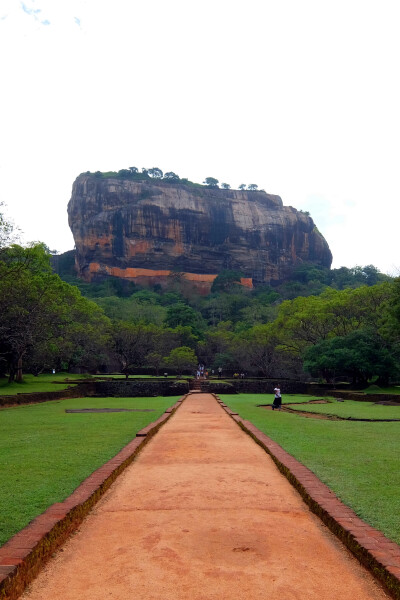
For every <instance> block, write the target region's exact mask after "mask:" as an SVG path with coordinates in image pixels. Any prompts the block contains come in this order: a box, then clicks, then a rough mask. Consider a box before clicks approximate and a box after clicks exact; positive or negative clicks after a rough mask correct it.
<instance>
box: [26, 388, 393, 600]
mask: <svg viewBox="0 0 400 600" xmlns="http://www.w3.org/2000/svg"><path fill="white" fill-rule="evenodd" d="M277 418H279V416H277ZM23 598H24V599H26V600H28V599H29V600H44V599H46V600H47V599H49V600H61V599H62V600H78V599H79V600H81V599H82V598H84V599H85V600H100V599H101V600H108V599H110V600H111V599H118V600H131V599H132V598H140V599H141V600H150V599H154V600H155V599H157V600H161V599H162V600H168V599H171V600H172V599H174V600H183V599H185V600H189V599H190V600H192V599H193V600H209V599H218V600H225V599H226V600H228V599H229V600H237V599H240V600H242V599H243V600H253V599H254V600H256V599H260V600H261V599H262V600H265V599H266V598H268V600H278V599H279V600H295V599H296V600H297V599H299V600H300V599H301V600H314V599H315V600H316V599H318V600H328V599H329V600H332V599H335V600H370V599H371V600H372V599H373V600H383V599H384V598H386V599H387V598H388V596H387V595H386V593H385V592H383V591H382V590H381V588H380V587H379V585H378V584H376V583H375V581H374V580H373V578H372V577H371V576H370V575H369V573H367V572H366V571H365V570H364V569H363V568H362V567H361V566H360V565H359V564H358V562H357V561H356V560H355V559H354V558H353V557H352V556H351V555H350V553H349V552H348V551H347V549H345V548H344V547H343V546H342V544H341V543H340V542H338V541H337V539H336V538H335V537H334V536H333V535H332V534H331V533H330V531H329V530H328V529H327V528H326V527H325V526H324V525H322V524H321V523H320V521H319V520H318V519H317V517H315V516H314V515H313V514H312V513H311V512H310V511H309V509H308V508H307V506H306V505H305V504H304V503H303V501H302V500H301V498H300V496H299V495H298V494H297V492H296V491H295V490H294V489H293V488H292V487H291V485H290V484H289V483H288V481H287V480H286V479H285V478H284V477H283V476H282V475H281V474H280V473H279V471H278V470H277V469H276V467H275V465H274V464H273V462H272V460H271V459H270V458H269V456H268V455H267V454H266V453H265V452H264V451H263V450H262V449H261V448H260V447H259V446H258V445H257V444H256V443H255V442H254V441H253V440H252V439H251V438H250V437H249V436H247V435H246V434H245V433H244V432H243V431H242V430H241V429H240V428H239V427H238V425H237V424H236V423H235V422H234V421H233V420H232V419H230V417H229V416H228V415H227V414H226V413H225V412H224V410H223V409H222V408H221V407H220V406H219V404H218V403H217V402H216V400H215V399H214V398H213V397H212V396H211V395H210V394H192V395H190V396H189V397H188V398H187V399H186V400H185V401H184V402H183V404H182V406H181V407H180V408H179V409H178V411H177V412H176V413H175V414H174V415H173V417H172V418H171V419H170V420H169V421H168V422H167V423H166V424H165V425H164V426H163V427H162V428H161V430H160V431H159V432H158V433H157V434H156V436H155V437H154V438H153V439H152V440H151V441H150V442H149V444H148V445H147V446H146V447H145V448H144V450H143V451H142V452H141V453H140V454H139V456H138V458H137V459H136V460H135V461H134V463H133V464H132V465H131V466H130V467H129V468H128V469H127V470H126V471H125V472H124V474H123V475H121V477H119V478H118V480H117V481H116V482H115V483H114V484H113V486H112V487H111V488H110V490H109V491H108V492H107V493H106V494H105V496H104V497H103V499H102V500H101V501H100V502H99V503H98V504H97V505H96V507H95V509H94V510H93V512H92V513H91V514H90V515H89V516H88V518H87V519H86V520H85V522H84V523H83V524H82V526H81V527H80V529H79V531H78V532H77V533H76V534H75V535H74V536H73V537H72V538H71V539H70V540H69V541H68V542H67V544H66V545H65V546H64V548H63V549H62V550H61V551H59V552H58V553H57V555H56V557H55V558H54V559H53V560H52V561H51V562H50V563H49V564H48V565H47V567H46V568H45V569H44V571H43V572H42V573H41V574H40V575H39V577H38V578H37V579H36V580H35V581H34V583H33V584H32V585H31V586H30V588H29V590H28V591H27V592H26V593H25V594H24V596H23Z"/></svg>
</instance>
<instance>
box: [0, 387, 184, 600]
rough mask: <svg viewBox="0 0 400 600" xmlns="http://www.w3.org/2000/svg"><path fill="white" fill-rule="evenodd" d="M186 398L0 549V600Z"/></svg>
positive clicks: (26, 577)
mask: <svg viewBox="0 0 400 600" xmlns="http://www.w3.org/2000/svg"><path fill="white" fill-rule="evenodd" d="M186 396H187V395H185V396H183V397H182V398H181V399H180V400H179V401H178V402H176V403H175V404H174V406H173V407H171V408H170V409H168V410H169V412H165V413H164V414H163V415H162V416H161V417H160V418H159V419H157V421H155V422H154V423H150V424H149V425H148V426H147V427H145V428H144V429H143V430H142V431H144V430H146V433H145V434H144V435H142V436H140V437H136V438H134V439H133V440H132V441H131V442H129V444H127V445H126V446H125V447H124V448H122V450H120V452H118V454H116V455H115V456H114V457H113V458H112V459H110V460H109V461H107V462H106V463H105V464H104V465H102V466H101V467H99V468H98V469H96V471H94V472H93V473H92V474H91V475H89V477H87V478H86V479H85V480H84V481H83V482H82V483H81V484H80V485H79V486H78V487H77V488H76V490H75V491H74V492H72V494H71V495H70V496H68V498H66V499H65V500H64V501H63V502H56V503H55V504H52V505H51V506H49V508H48V509H47V510H46V511H45V512H44V513H42V514H41V515H38V516H37V517H36V518H35V519H33V521H31V522H30V523H29V525H27V526H26V527H25V528H24V529H22V530H21V531H19V532H18V533H17V534H15V535H14V536H13V537H12V538H11V539H9V540H8V541H7V542H6V543H5V544H4V545H3V546H2V547H1V548H0V600H16V599H17V598H18V597H19V596H20V595H21V594H22V593H23V592H24V590H25V588H26V586H27V585H29V583H30V582H31V581H33V579H34V578H35V577H36V576H37V575H38V573H39V571H40V570H41V569H42V568H43V566H44V565H45V563H46V562H47V561H48V560H49V558H50V557H51V555H52V554H53V553H54V552H55V551H56V550H57V549H58V548H59V547H60V546H61V545H62V544H63V543H64V542H65V541H66V540H67V539H68V538H69V537H70V535H71V534H72V533H73V532H74V531H75V530H76V529H77V528H78V527H79V525H80V524H81V523H82V521H83V519H84V518H85V517H86V515H87V514H88V513H89V511H90V510H91V509H92V508H93V506H94V505H95V504H96V502H98V500H100V498H101V497H102V495H103V494H104V492H106V491H107V490H108V488H109V487H110V486H111V484H112V483H113V482H114V481H115V479H116V478H117V477H118V475H120V473H122V471H124V470H125V469H126V467H128V466H129V465H130V464H131V463H132V462H133V460H134V458H135V457H136V455H137V454H138V453H139V451H140V450H142V448H143V447H144V446H145V444H146V443H147V442H148V440H149V439H151V437H152V436H153V435H154V434H155V433H156V432H157V431H158V430H159V429H160V427H161V426H162V425H163V424H164V423H165V421H167V420H168V419H169V418H170V417H171V416H172V414H173V413H174V412H175V410H176V409H177V408H178V407H179V406H180V405H181V403H182V402H183V400H184V399H185V398H186Z"/></svg>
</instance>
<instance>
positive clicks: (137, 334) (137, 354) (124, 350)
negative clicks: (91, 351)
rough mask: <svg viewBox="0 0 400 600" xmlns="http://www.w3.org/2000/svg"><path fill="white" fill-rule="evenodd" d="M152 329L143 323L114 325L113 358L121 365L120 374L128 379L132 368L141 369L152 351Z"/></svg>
mask: <svg viewBox="0 0 400 600" xmlns="http://www.w3.org/2000/svg"><path fill="white" fill-rule="evenodd" d="M153 333H154V328H153V327H152V326H151V325H144V324H143V323H138V324H133V323H125V322H124V321H119V322H116V323H115V324H114V328H113V338H114V348H115V356H116V358H117V359H118V361H119V363H120V365H121V372H122V373H125V376H126V378H128V376H129V373H130V371H131V370H132V368H134V367H141V366H143V365H144V364H145V362H146V357H147V355H148V354H149V353H150V352H152V351H154V341H153Z"/></svg>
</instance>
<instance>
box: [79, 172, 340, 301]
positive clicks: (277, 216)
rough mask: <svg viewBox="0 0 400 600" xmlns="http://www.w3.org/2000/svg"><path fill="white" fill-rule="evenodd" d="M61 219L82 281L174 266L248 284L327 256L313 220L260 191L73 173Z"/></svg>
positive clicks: (279, 277)
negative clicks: (235, 274) (229, 275)
mask: <svg viewBox="0 0 400 600" xmlns="http://www.w3.org/2000/svg"><path fill="white" fill-rule="evenodd" d="M68 219H69V225H70V227H71V230H72V233H73V236H74V239H75V245H76V265H77V269H78V273H79V275H80V276H81V277H83V278H84V279H86V280H88V281H90V280H93V279H99V278H100V277H104V276H107V275H112V276H117V277H124V278H128V279H131V280H134V281H138V282H140V283H144V282H145V281H148V282H149V283H156V282H160V283H162V282H163V281H165V280H166V278H168V277H171V276H176V273H177V272H178V273H180V274H181V275H180V276H181V277H183V278H184V279H187V280H191V281H193V282H195V283H196V285H197V286H199V287H200V288H203V291H208V290H209V288H210V286H211V283H212V281H213V280H214V278H215V277H216V276H217V275H218V273H219V272H220V271H222V270H223V269H231V270H237V271H241V272H242V273H243V275H244V280H243V281H242V283H243V284H244V285H248V286H251V285H252V284H253V283H255V284H257V283H270V282H272V281H283V280H285V279H286V278H287V277H288V275H289V274H290V272H291V270H292V269H293V267H294V266H295V265H297V264H300V263H301V262H304V261H307V262H312V263H315V264H318V265H323V266H326V267H330V265H331V262H332V255H331V252H330V250H329V247H328V244H327V243H326V241H325V239H324V238H323V236H322V235H321V234H320V233H319V232H318V230H317V229H316V227H315V225H314V222H313V220H312V219H311V218H310V217H309V216H307V215H306V214H304V213H301V212H298V211H297V210H296V209H294V208H292V207H288V206H283V204H282V200H281V198H280V197H279V196H272V195H270V194H266V193H265V192H241V191H236V190H220V189H218V188H206V187H201V188H197V187H192V186H189V185H182V184H170V183H167V182H163V181H157V180H152V181H135V180H130V179H126V180H123V179H116V178H107V179H105V178H96V177H94V176H93V175H80V176H79V177H78V178H77V179H76V181H75V182H74V185H73V190H72V197H71V200H70V202H69V204H68Z"/></svg>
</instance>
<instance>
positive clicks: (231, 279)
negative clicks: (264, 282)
mask: <svg viewBox="0 0 400 600" xmlns="http://www.w3.org/2000/svg"><path fill="white" fill-rule="evenodd" d="M242 277H243V273H241V272H240V271H230V270H228V269H224V270H223V271H221V272H220V273H219V274H218V275H217V277H216V278H215V279H214V281H213V284H212V286H211V292H212V293H215V292H222V291H223V292H226V291H230V290H232V289H233V288H235V287H236V288H237V286H238V285H240V280H241V278H242Z"/></svg>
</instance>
